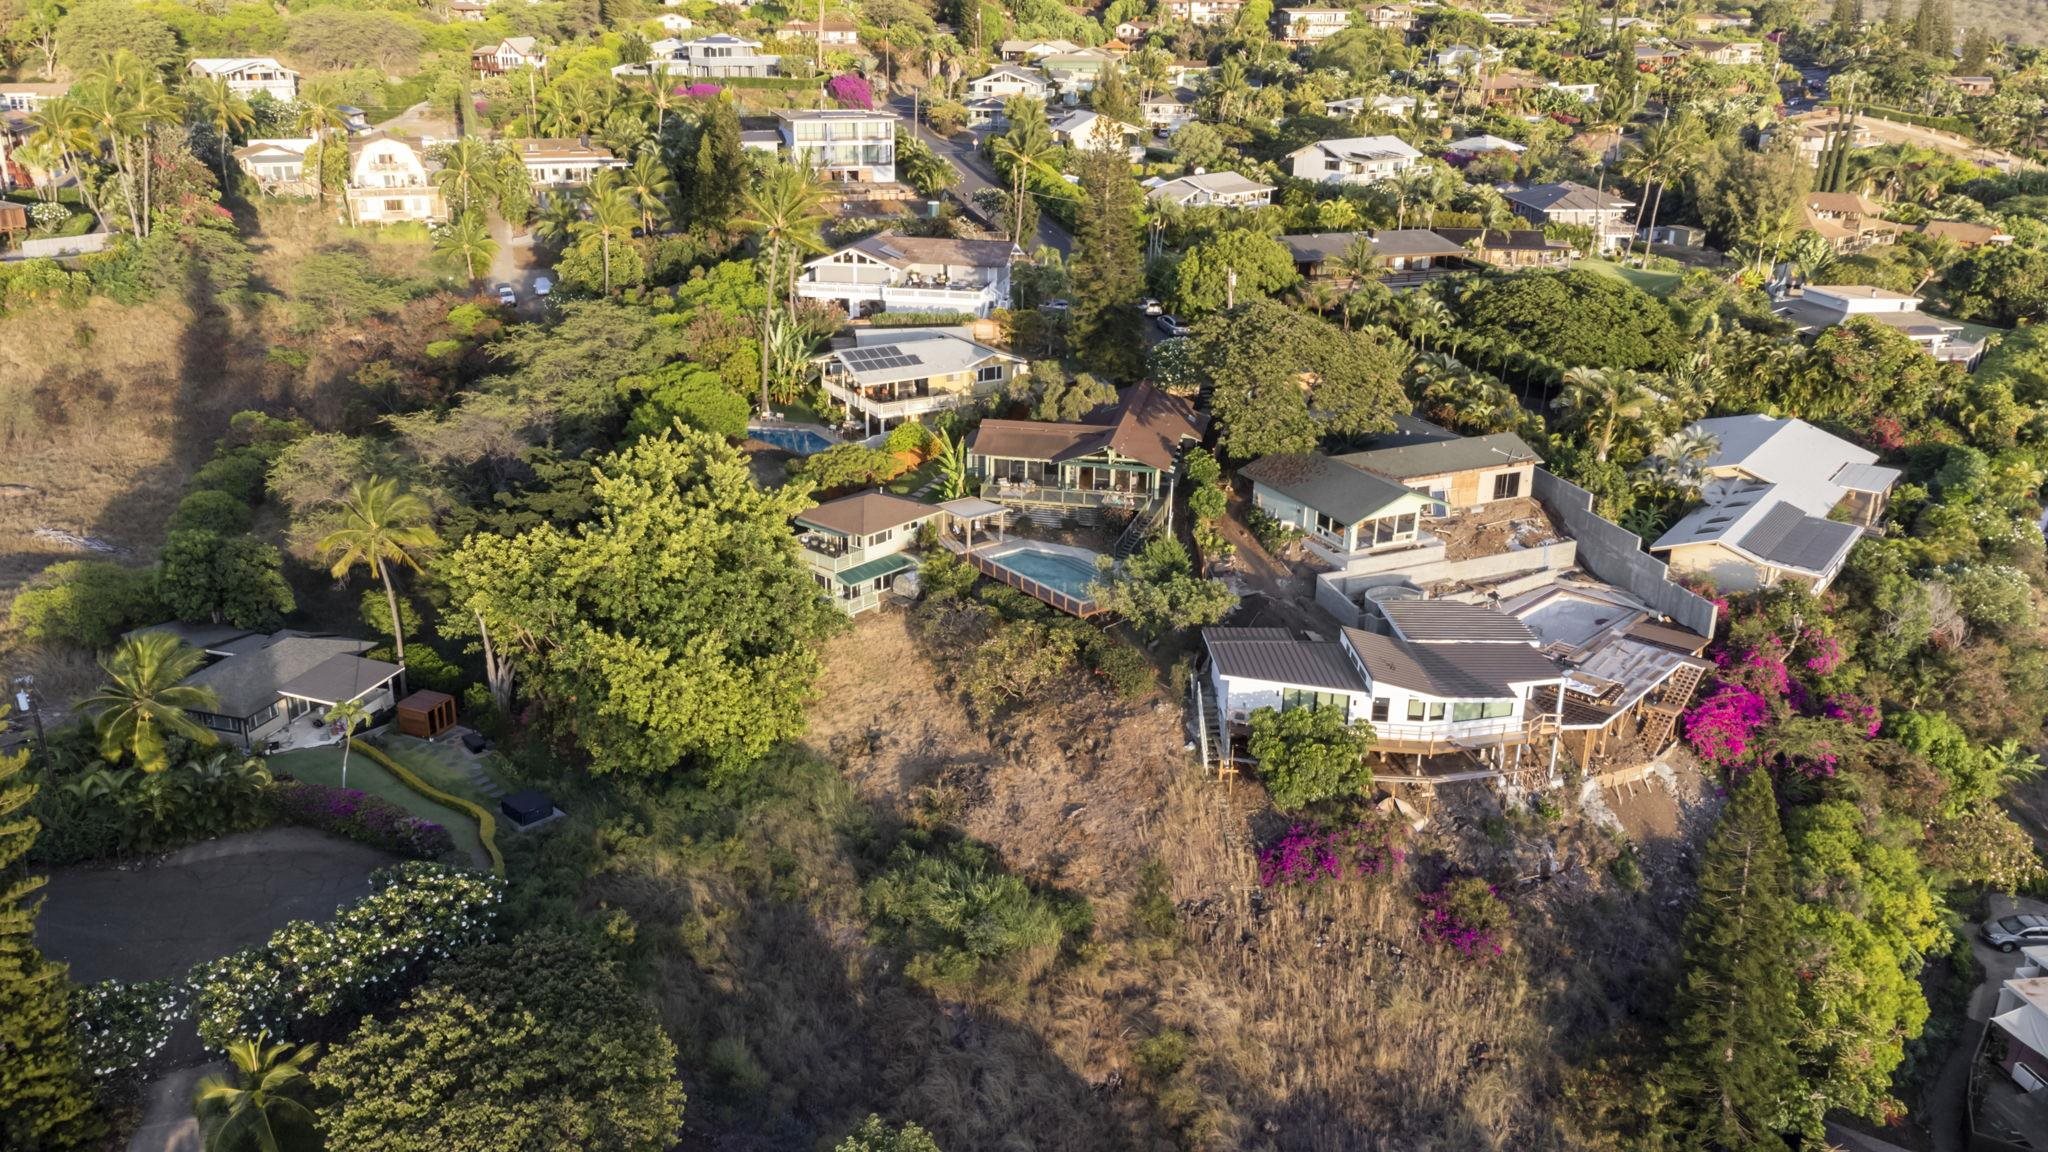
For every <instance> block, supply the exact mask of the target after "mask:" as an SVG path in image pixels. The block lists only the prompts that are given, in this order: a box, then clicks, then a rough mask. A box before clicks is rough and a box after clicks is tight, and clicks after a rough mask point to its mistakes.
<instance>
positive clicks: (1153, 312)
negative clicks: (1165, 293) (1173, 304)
mask: <svg viewBox="0 0 2048 1152" xmlns="http://www.w3.org/2000/svg"><path fill="white" fill-rule="evenodd" d="M1138 307H1140V308H1142V309H1144V310H1145V315H1147V316H1157V315H1159V314H1160V313H1162V312H1165V311H1166V305H1164V304H1161V303H1160V302H1159V301H1157V300H1154V299H1153V298H1152V297H1150V296H1147V297H1145V298H1144V299H1143V300H1140V301H1139V302H1138Z"/></svg>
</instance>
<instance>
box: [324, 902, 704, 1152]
mask: <svg viewBox="0 0 2048 1152" xmlns="http://www.w3.org/2000/svg"><path fill="white" fill-rule="evenodd" d="M313 1080H314V1083H315V1084H317V1085H318V1086H319V1087H320V1088H321V1089H322V1091H323V1094H324V1095H325V1098H326V1099H327V1100H328V1101H330V1102H329V1103H327V1104H325V1105H324V1106H323V1107H322V1108H321V1109H320V1126H321V1128H322V1130H323V1131H324V1132H325V1133H326V1136H327V1141H328V1146H329V1147H332V1148H349V1149H358V1150H360V1152H437V1150H438V1152H450V1150H458V1149H481V1148H505V1149H512V1148H521V1149H540V1148H592V1149H595V1148H604V1149H608V1150H612V1152H663V1150H664V1149H667V1148H670V1147H672V1146H673V1145H674V1142H675V1140H676V1138H677V1131H678V1129H679V1128H680V1127H681V1126H682V1117H683V1104H684V1097H683V1088H682V1085H681V1084H680V1083H678V1082H677V1080H676V1051H675V1046H674V1045H673V1044H671V1043H670V1042H669V1039H668V1037H667V1036H666V1035H664V1034H663V1032H662V1030H661V1025H660V1022H659V1020H658V1018H657V1016H656V1015H655V1014H654V1013H653V1012H651V1011H649V1009H648V1007H647V1005H646V1004H645V1003H644V1002H643V1001H642V999H641V997H640V996H639V995H638V994H637V993H636V992H635V990H634V988H633V986H632V984H631V983H630V982H629V981H628V979H627V978H626V975H625V973H624V972H623V971H622V968H621V965H620V963H619V960H618V958H617V957H616V956H614V955H612V954H611V953H610V952H609V951H607V950H606V949H604V948H603V947H602V946H601V945H598V944H596V943H593V942H592V941H591V940H590V939H589V938H587V937H586V936H582V935H577V934H573V933H570V932H567V931H562V930H556V929H543V930H539V931H534V932H528V933H526V934H524V935H521V936H518V937H516V938H515V939H513V940H512V942H511V943H509V944H485V945H481V946H479V947H475V948H471V949H469V950H468V951H466V952H464V953H462V954H461V955H460V956H458V957H457V958H456V959H454V960H452V961H450V962H448V963H447V964H446V965H444V966H443V967H442V968H441V969H439V970H437V971H436V972H435V973H434V978H433V981H432V982H431V983H429V984H428V985H427V986H426V987H424V988H422V989H420V990H419V991H418V992H415V993H414V994H413V995H412V996H411V997H410V998H408V999H407V1000H406V1002H405V1004H404V1005H403V1006H402V1007H401V1008H400V1010H399V1011H398V1012H396V1013H395V1014H393V1015H392V1016H391V1017H390V1018H389V1019H385V1020H379V1019H376V1018H371V1019H368V1020H366V1021H364V1023H363V1025H362V1027H360V1028H358V1029H356V1031H355V1032H354V1033H353V1034H351V1035H350V1036H349V1037H348V1039H347V1040H345V1041H342V1042H341V1043H338V1044H336V1045H335V1046H334V1047H333V1048H332V1049H331V1050H330V1051H329V1052H328V1054H327V1057H326V1059H324V1060H322V1061H321V1062H320V1066H319V1067H318V1068H317V1069H316V1070H315V1071H314V1073H313Z"/></svg>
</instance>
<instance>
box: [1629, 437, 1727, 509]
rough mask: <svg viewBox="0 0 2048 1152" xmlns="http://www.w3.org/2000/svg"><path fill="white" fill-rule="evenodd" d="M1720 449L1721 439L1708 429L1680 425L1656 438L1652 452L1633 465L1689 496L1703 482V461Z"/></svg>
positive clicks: (1704, 477)
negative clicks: (1655, 448)
mask: <svg viewBox="0 0 2048 1152" xmlns="http://www.w3.org/2000/svg"><path fill="white" fill-rule="evenodd" d="M1720 449H1721V442H1720V440H1719V439H1717V438H1715V437H1714V435H1713V434H1712V433H1708V432H1702V431H1700V430H1699V429H1697V428H1690V427H1688V428H1681V429H1679V430H1678V431H1676V432H1673V433H1672V434H1671V435H1669V436H1666V437H1665V438H1664V439H1663V440H1661V441H1659V442H1658V443H1657V450H1656V452H1655V453H1653V454H1652V455H1650V456H1648V457H1646V458H1644V460H1643V462H1642V463H1641V464H1640V465H1637V467H1638V469H1639V470H1640V471H1642V472H1644V473H1645V474H1647V475H1648V476H1650V477H1651V478H1652V479H1654V480H1656V481H1658V482H1659V483H1661V484H1665V485H1668V486H1669V487H1672V488H1675V489H1677V490H1678V491H1680V492H1682V493H1684V494H1686V495H1687V496H1688V497H1690V496H1693V495H1695V494H1697V493H1698V491H1699V488H1700V485H1701V484H1702V483H1704V482H1705V480H1706V466H1707V461H1709V460H1712V459H1713V458H1714V453H1716V452H1718V451H1720Z"/></svg>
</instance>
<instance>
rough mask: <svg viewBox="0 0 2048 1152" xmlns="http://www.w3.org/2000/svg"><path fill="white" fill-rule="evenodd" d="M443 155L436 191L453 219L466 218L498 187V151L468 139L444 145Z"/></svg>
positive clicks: (479, 140) (480, 141)
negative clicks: (470, 211)
mask: <svg viewBox="0 0 2048 1152" xmlns="http://www.w3.org/2000/svg"><path fill="white" fill-rule="evenodd" d="M440 152H441V167H440V170H439V171H437V172H435V173H434V175H433V177H432V179H433V181H434V187H436V188H439V189H440V190H441V196H442V198H443V199H444V200H446V201H447V202H448V211H449V214H450V215H453V216H463V215H466V214H467V213H468V212H469V210H470V209H471V208H472V207H474V206H475V205H476V204H478V203H479V202H481V201H483V200H486V199H488V198H489V197H490V195H491V193H492V192H493V191H494V190H495V189H496V187H497V176H498V171H499V168H500V158H499V156H498V154H497V149H496V148H494V147H493V146H492V145H491V144H490V143H489V142H488V141H486V140H483V139H480V138H478V137H475V136H464V137H462V138H461V139H459V140H456V141H455V142H453V143H451V144H446V145H443V146H442V148H441V150H440ZM471 279H475V277H474V276H472V277H471Z"/></svg>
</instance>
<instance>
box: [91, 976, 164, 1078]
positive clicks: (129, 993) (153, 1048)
mask: <svg viewBox="0 0 2048 1152" xmlns="http://www.w3.org/2000/svg"><path fill="white" fill-rule="evenodd" d="M182 992H183V990H182V989H181V988H179V987H178V986H177V985H176V984H174V983H172V982H171V981H169V980H145V981H142V982H140V983H136V984H123V983H122V982H120V981H119V980H104V981H101V982H100V983H98V984H87V985H84V986H83V987H79V988H74V989H72V992H71V1023H72V1029H73V1034H74V1035H75V1036H76V1037H77V1039H78V1058H79V1061H80V1062H81V1063H83V1064H84V1065H85V1070H86V1071H87V1072H88V1073H90V1074H91V1075H92V1077H93V1078H94V1079H95V1080H97V1081H98V1082H99V1084H100V1090H101V1092H102V1094H104V1093H106V1092H107V1091H109V1090H110V1089H113V1090H118V1088H119V1087H120V1086H121V1085H123V1084H125V1083H129V1082H132V1081H134V1080H137V1079H140V1078H141V1076H142V1075H143V1074H145V1073H146V1072H148V1071H149V1068H150V1062H151V1061H152V1060H154V1059H155V1058H156V1057H157V1056H158V1055H159V1054H160V1053H162V1052H163V1050H164V1048H165V1046H167V1045H168V1044H170V1042H171V1028H172V1026H173V1025H174V1024H175V1023H177V1021H178V1020H179V1019H180V1018H181V1017H183V1016H184V1005H183V995H182Z"/></svg>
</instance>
